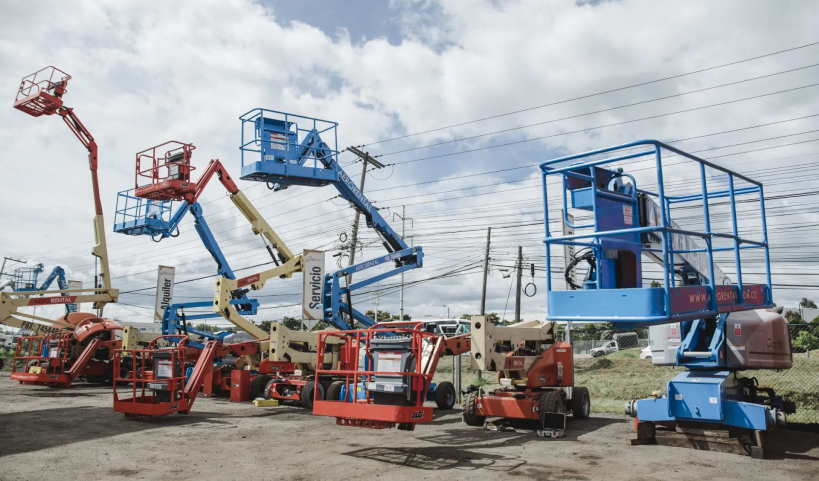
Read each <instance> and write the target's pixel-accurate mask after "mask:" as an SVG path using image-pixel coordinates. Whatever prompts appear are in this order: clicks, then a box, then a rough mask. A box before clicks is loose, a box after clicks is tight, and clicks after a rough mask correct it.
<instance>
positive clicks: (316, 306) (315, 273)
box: [301, 250, 324, 328]
mask: <svg viewBox="0 0 819 481" xmlns="http://www.w3.org/2000/svg"><path fill="white" fill-rule="evenodd" d="M323 284H324V251H312V250H305V251H304V287H303V295H302V301H301V302H302V315H303V317H304V319H305V322H304V323H305V324H306V325H307V326H308V328H312V325H315V322H313V323H309V322H308V321H307V319H314V320H320V319H324V312H323V310H324V309H323V308H322V302H321V291H322V285H323ZM311 324H312V325H311Z"/></svg>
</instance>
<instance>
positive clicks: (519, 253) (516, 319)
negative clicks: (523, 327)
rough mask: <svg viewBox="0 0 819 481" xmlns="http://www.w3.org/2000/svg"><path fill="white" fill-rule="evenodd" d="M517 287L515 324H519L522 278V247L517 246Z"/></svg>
mask: <svg viewBox="0 0 819 481" xmlns="http://www.w3.org/2000/svg"><path fill="white" fill-rule="evenodd" d="M515 267H517V269H518V287H517V290H516V291H515V322H520V286H521V279H522V277H523V246H518V262H517V265H516V266H515Z"/></svg>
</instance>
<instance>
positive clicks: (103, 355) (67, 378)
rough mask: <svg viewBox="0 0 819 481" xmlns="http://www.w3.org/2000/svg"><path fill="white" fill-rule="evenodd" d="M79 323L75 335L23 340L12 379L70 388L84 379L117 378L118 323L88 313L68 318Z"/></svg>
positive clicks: (76, 314)
mask: <svg viewBox="0 0 819 481" xmlns="http://www.w3.org/2000/svg"><path fill="white" fill-rule="evenodd" d="M66 320H68V321H70V322H74V323H76V328H75V329H74V331H73V332H61V333H56V334H49V335H46V336H32V337H21V338H20V339H19V340H18V341H17V347H16V349H15V351H14V361H13V363H12V370H11V376H10V379H11V380H12V381H19V382H20V383H21V384H36V385H40V386H52V387H63V388H67V387H69V386H71V384H72V383H73V382H74V381H75V380H77V377H78V376H85V379H86V380H87V381H88V382H91V383H99V384H102V383H110V382H111V381H112V380H113V378H114V370H113V369H114V363H113V362H112V358H113V354H114V351H115V350H116V349H119V347H120V346H121V345H122V341H120V340H117V331H120V330H122V326H120V325H119V324H118V323H117V322H115V321H112V320H109V319H104V318H99V317H95V316H94V315H93V314H89V313H73V314H68V315H66Z"/></svg>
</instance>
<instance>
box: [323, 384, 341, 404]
mask: <svg viewBox="0 0 819 481" xmlns="http://www.w3.org/2000/svg"><path fill="white" fill-rule="evenodd" d="M344 384H346V383H345V382H344V381H333V382H332V383H330V385H329V386H327V392H326V393H324V399H325V400H327V401H341V388H343V387H344Z"/></svg>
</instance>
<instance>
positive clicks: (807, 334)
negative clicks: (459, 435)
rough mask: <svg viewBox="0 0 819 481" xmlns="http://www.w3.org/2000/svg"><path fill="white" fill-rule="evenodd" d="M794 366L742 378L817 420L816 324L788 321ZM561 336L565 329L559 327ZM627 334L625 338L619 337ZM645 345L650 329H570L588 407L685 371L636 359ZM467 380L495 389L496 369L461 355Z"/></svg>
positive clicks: (449, 374)
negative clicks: (614, 344)
mask: <svg viewBox="0 0 819 481" xmlns="http://www.w3.org/2000/svg"><path fill="white" fill-rule="evenodd" d="M790 330H791V339H792V345H793V367H792V368H791V369H785V370H782V371H767V370H757V371H742V372H741V375H742V376H744V377H753V378H756V379H757V380H758V382H759V385H760V386H764V387H770V388H773V389H774V390H775V391H776V393H777V394H778V395H781V396H783V397H784V398H785V399H787V400H790V401H794V402H795V403H796V414H793V415H790V416H788V420H789V422H792V423H819V323H815V324H791V326H790ZM561 334H562V336H564V337H563V339H565V332H563V331H561ZM623 334H625V335H626V336H622V335H623ZM634 334H636V343H637V344H636V345H634V346H630V347H628V348H626V349H618V350H616V351H611V352H607V353H604V354H599V355H597V356H596V357H595V354H592V349H598V348H603V347H604V346H606V345H607V344H609V343H610V342H611V341H613V340H614V339H616V338H620V339H622V338H623V337H628V338H630V340H629V342H631V341H632V340H634V337H635V336H634ZM648 345H649V340H648V329H633V330H629V331H620V330H616V329H606V328H600V327H598V326H591V325H589V326H587V327H584V328H583V329H573V330H572V346H573V348H574V353H575V365H574V370H575V385H577V386H584V387H587V388H588V389H589V392H590V395H591V402H592V411H594V412H605V413H614V414H622V413H623V405H624V403H625V402H626V401H630V400H633V399H643V398H646V397H649V396H650V395H651V393H652V392H654V391H660V392H662V393H664V394H665V393H666V385H667V384H668V381H670V380H671V379H672V378H673V377H675V376H676V375H678V374H680V373H681V372H683V371H684V370H685V369H683V368H677V367H671V366H655V365H653V364H652V363H651V359H650V358H645V355H644V356H643V357H644V358H643V359H641V358H640V351H641V350H642V349H643V348H644V347H646V346H648ZM454 365H455V362H454V359H453V358H452V357H446V358H443V359H441V362H440V363H439V365H438V370H437V372H436V375H435V381H437V382H441V381H451V382H454V372H455V370H454ZM470 384H475V385H482V386H485V388H489V389H491V388H493V387H498V379H497V373H494V372H484V373H481V375H479V374H478V372H476V371H474V370H472V368H471V357H470V356H469V354H464V355H462V356H461V387H462V389H465V388H466V387H468V386H469V385H470Z"/></svg>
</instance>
